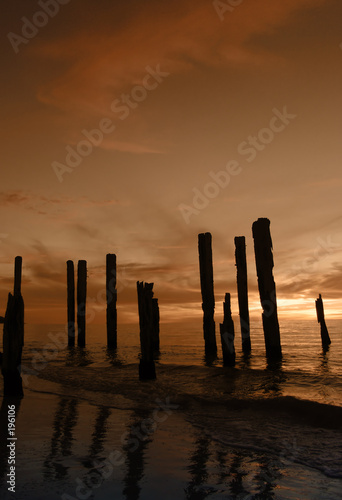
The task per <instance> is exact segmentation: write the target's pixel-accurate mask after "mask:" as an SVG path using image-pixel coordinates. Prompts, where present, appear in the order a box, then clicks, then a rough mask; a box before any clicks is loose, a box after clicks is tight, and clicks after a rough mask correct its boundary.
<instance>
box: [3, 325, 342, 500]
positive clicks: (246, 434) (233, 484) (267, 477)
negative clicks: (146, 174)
mask: <svg viewBox="0 0 342 500" xmlns="http://www.w3.org/2000/svg"><path fill="white" fill-rule="evenodd" d="M327 323H328V329H329V333H330V337H331V341H332V343H331V346H330V348H329V349H328V350H327V351H323V350H322V346H321V341H320V333H319V326H318V324H317V323H315V322H314V321H308V320H305V321H295V322H290V321H283V322H281V325H280V326H281V340H282V349H283V359H282V361H281V362H280V363H277V364H274V365H269V364H268V363H267V360H266V357H265V347H264V339H263V332H262V328H261V325H259V324H257V323H254V326H252V331H251V342H252V352H251V355H250V356H248V357H246V356H244V355H243V354H242V352H241V340H240V333H239V328H238V323H237V322H235V329H236V342H235V347H236V361H237V362H236V366H235V368H227V367H223V366H222V358H221V347H220V343H219V336H218V335H217V341H218V353H219V356H218V359H217V360H216V361H215V362H213V363H210V364H208V363H207V362H206V360H205V358H204V345H203V338H202V332H201V328H200V326H199V327H198V326H186V327H185V326H184V325H179V324H168V325H163V324H162V325H161V337H160V338H161V352H160V355H159V358H158V359H157V360H156V372H157V380H155V381H148V382H140V381H139V379H138V361H139V334H138V328H137V327H136V326H133V327H132V326H127V325H125V326H122V327H119V329H118V349H117V351H115V352H113V351H108V350H107V349H106V346H105V328H104V327H99V326H95V325H89V327H88V328H87V347H86V348H85V349H78V348H77V347H76V348H73V349H68V348H67V347H66V346H65V339H66V334H65V328H64V326H63V325H39V326H37V325H35V326H33V325H26V332H25V347H24V353H23V362H22V371H23V381H24V391H25V397H24V399H23V400H22V402H21V404H20V408H19V409H18V414H17V422H18V435H19V437H20V439H19V438H18V439H19V441H18V442H20V443H21V448H20V447H19V449H18V461H19V464H20V466H19V470H20V474H19V478H18V495H19V496H16V498H27V499H31V498H37V499H39V498H47V497H48V498H52V499H54V498H56V499H57V498H62V499H63V500H66V499H67V498H84V499H85V498H95V499H107V498H115V499H121V498H122V499H154V498H156V499H159V498H163V499H169V498H170V499H178V498H184V499H192V500H195V499H202V498H203V499H204V498H213V499H223V498H225V499H229V498H232V499H243V500H247V499H249V500H251V499H269V498H272V499H273V498H275V499H306V498H307V499H316V498H317V499H321V498H322V499H332V500H335V499H338V498H342V494H341V491H342V390H341V389H342V321H339V320H331V321H329V322H327ZM27 421H29V422H31V425H30V426H27ZM113 454H114V455H113ZM111 460H112V461H111ZM0 461H1V451H0ZM99 471H100V472H99ZM99 477H100V479H99ZM96 478H97V479H98V484H97V485H96V486H94V484H95V483H96ZM51 485H53V492H52V491H51V490H50V488H51ZM63 495H64V496H63ZM6 498H7V497H6ZM8 498H10V496H9V497H8Z"/></svg>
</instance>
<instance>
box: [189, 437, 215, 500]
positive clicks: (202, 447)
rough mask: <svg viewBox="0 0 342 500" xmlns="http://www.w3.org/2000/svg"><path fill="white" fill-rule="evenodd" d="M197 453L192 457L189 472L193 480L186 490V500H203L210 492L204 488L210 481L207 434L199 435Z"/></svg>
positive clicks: (196, 443)
mask: <svg viewBox="0 0 342 500" xmlns="http://www.w3.org/2000/svg"><path fill="white" fill-rule="evenodd" d="M194 446H195V451H194V453H193V454H192V455H191V457H190V465H189V466H188V470H189V472H190V474H191V480H190V482H189V484H188V486H187V487H186V488H185V498H186V499H187V500H195V499H196V500H201V499H202V498H205V497H206V496H207V495H208V491H207V490H206V489H205V488H203V486H204V485H205V483H206V481H207V480H208V471H207V463H208V460H209V457H210V451H209V447H210V439H209V437H208V436H206V435H205V434H204V435H202V434H200V435H198V437H197V439H196V441H195V444H194Z"/></svg>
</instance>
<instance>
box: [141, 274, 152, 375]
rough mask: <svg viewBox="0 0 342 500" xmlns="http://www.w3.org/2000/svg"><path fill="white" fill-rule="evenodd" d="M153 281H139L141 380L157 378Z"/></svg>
mask: <svg viewBox="0 0 342 500" xmlns="http://www.w3.org/2000/svg"><path fill="white" fill-rule="evenodd" d="M152 289H153V283H145V284H144V282H143V281H142V282H139V281H137V292H138V309H139V326H140V345H141V359H140V364H139V378H140V380H152V379H155V378H156V369H155V364H154V360H153V342H152V339H153V305H152V297H153V291H152Z"/></svg>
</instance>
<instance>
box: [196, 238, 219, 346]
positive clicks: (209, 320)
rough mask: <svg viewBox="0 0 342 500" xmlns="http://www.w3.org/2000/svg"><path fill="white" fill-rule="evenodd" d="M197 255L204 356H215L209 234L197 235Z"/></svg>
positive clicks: (212, 279) (211, 258)
mask: <svg viewBox="0 0 342 500" xmlns="http://www.w3.org/2000/svg"><path fill="white" fill-rule="evenodd" d="M198 253H199V266H200V279H201V293H202V309H203V333H204V342H205V354H206V356H216V355H217V345H216V336H215V321H214V310H215V297H214V275H213V256H212V248H211V234H210V233H201V234H199V235H198Z"/></svg>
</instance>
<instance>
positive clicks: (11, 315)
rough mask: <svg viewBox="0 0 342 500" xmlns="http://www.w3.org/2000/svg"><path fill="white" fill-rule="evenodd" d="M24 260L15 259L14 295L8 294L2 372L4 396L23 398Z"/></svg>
mask: <svg viewBox="0 0 342 500" xmlns="http://www.w3.org/2000/svg"><path fill="white" fill-rule="evenodd" d="M21 271H22V258H21V257H16V258H15V270H14V294H13V295H12V294H11V293H9V294H8V302H7V309H6V314H5V319H4V332H3V355H2V364H1V371H2V375H3V377H4V396H15V397H22V396H23V395H24V393H23V383H22V378H21V375H20V373H21V354H22V349H23V345H24V300H23V297H22V295H21Z"/></svg>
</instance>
